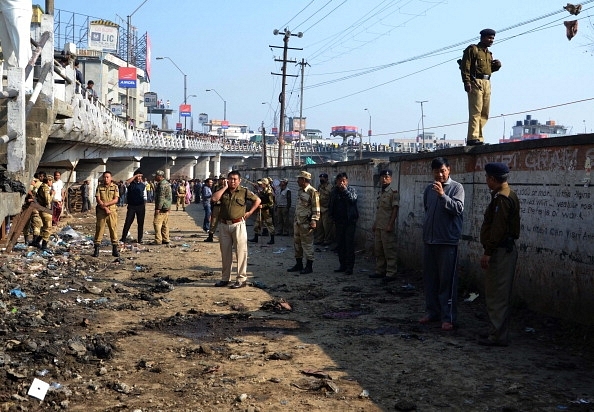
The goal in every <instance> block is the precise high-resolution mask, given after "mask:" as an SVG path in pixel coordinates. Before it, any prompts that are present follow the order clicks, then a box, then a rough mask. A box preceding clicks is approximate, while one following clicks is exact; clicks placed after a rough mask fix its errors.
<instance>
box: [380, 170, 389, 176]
mask: <svg viewBox="0 0 594 412" xmlns="http://www.w3.org/2000/svg"><path fill="white" fill-rule="evenodd" d="M380 176H392V171H391V170H390V169H384V170H382V171H380Z"/></svg>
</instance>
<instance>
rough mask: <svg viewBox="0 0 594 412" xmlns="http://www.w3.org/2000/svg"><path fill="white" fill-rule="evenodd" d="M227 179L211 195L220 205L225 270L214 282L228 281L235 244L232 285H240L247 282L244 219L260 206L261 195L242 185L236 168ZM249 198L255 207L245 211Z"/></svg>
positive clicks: (221, 241)
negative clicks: (235, 262)
mask: <svg viewBox="0 0 594 412" xmlns="http://www.w3.org/2000/svg"><path fill="white" fill-rule="evenodd" d="M227 179H228V180H227ZM227 179H223V182H222V187H221V188H220V189H219V190H217V191H216V192H215V193H213V195H212V197H213V199H214V201H215V202H219V204H220V205H221V206H220V207H221V209H220V214H219V221H220V224H221V228H220V231H219V232H220V235H219V247H220V249H221V260H222V271H221V272H222V273H221V280H220V281H218V282H217V283H215V286H216V287H223V286H227V285H229V280H230V279H231V266H232V265H233V247H234V246H235V250H236V252H237V277H236V279H235V282H234V283H233V284H231V285H230V286H229V287H230V288H231V289H239V288H243V287H245V286H246V280H247V258H248V247H247V230H246V227H245V220H246V219H247V218H249V217H250V216H251V215H252V214H253V213H254V211H256V210H257V209H258V206H260V198H259V197H258V196H257V195H255V194H254V193H253V192H251V191H250V190H248V189H246V188H245V187H243V186H241V185H240V183H241V174H240V173H239V172H238V171H237V170H234V171H232V172H229V175H228V178H227ZM248 200H250V201H251V202H252V207H251V208H250V210H249V211H246V209H247V208H246V206H247V201H248Z"/></svg>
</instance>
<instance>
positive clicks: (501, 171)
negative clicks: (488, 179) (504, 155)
mask: <svg viewBox="0 0 594 412" xmlns="http://www.w3.org/2000/svg"><path fill="white" fill-rule="evenodd" d="M485 172H487V174H488V175H489V176H505V175H506V174H508V173H509V167H507V165H506V164H505V163H487V164H486V165H485Z"/></svg>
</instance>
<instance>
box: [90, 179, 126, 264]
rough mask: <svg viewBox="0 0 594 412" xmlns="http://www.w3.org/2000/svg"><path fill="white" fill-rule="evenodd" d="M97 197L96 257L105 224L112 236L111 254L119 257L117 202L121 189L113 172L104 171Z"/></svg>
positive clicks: (96, 193)
mask: <svg viewBox="0 0 594 412" xmlns="http://www.w3.org/2000/svg"><path fill="white" fill-rule="evenodd" d="M95 198H96V200H97V207H96V209H95V210H96V214H97V224H96V226H95V240H94V244H95V251H94V253H93V256H94V257H99V247H100V246H101V240H102V239H103V232H104V231H105V225H106V224H107V228H108V229H109V237H110V238H111V248H112V252H111V255H112V256H115V257H118V256H120V252H119V251H118V235H117V233H116V232H117V230H118V212H117V206H116V205H117V203H118V200H119V198H120V190H119V188H118V185H116V184H115V183H113V181H112V176H111V172H109V171H105V172H103V182H101V184H100V185H99V186H97V191H96V192H95Z"/></svg>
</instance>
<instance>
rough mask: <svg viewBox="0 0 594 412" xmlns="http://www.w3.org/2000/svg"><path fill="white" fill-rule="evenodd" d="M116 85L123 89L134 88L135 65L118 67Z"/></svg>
mask: <svg viewBox="0 0 594 412" xmlns="http://www.w3.org/2000/svg"><path fill="white" fill-rule="evenodd" d="M118 80H119V83H118V85H119V86H120V87H121V88H123V89H135V88H136V67H120V68H119V69H118Z"/></svg>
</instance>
